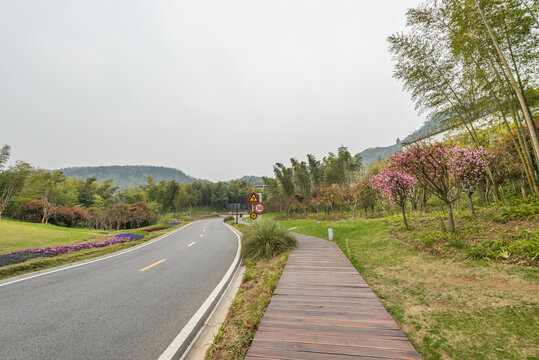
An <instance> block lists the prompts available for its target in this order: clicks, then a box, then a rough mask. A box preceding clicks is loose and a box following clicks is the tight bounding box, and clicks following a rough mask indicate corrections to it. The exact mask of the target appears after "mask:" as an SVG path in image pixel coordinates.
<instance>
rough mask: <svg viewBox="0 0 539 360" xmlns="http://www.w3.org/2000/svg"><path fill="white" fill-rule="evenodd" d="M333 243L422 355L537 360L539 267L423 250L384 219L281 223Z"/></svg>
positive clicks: (291, 221)
mask: <svg viewBox="0 0 539 360" xmlns="http://www.w3.org/2000/svg"><path fill="white" fill-rule="evenodd" d="M280 222H281V224H282V225H284V226H285V227H286V228H291V227H295V229H294V230H292V231H295V232H299V233H303V234H308V235H313V236H318V237H321V238H324V239H327V238H328V237H327V234H328V232H327V229H328V228H330V227H331V228H334V231H335V241H336V243H337V244H338V245H339V247H340V248H341V250H343V252H344V253H345V254H346V255H347V256H348V258H349V259H350V260H351V261H352V263H353V264H354V266H355V267H356V268H357V269H358V270H359V272H360V273H361V274H362V275H363V277H364V278H365V280H366V281H367V283H368V284H369V286H370V287H371V288H372V289H373V290H374V291H375V293H376V294H377V295H378V296H379V297H380V299H381V300H382V302H383V303H384V305H385V306H386V308H387V309H388V311H389V312H390V313H391V314H392V316H393V317H394V318H395V320H396V321H397V322H398V324H399V325H400V326H401V328H402V329H403V331H404V332H405V333H406V334H407V336H408V337H409V338H410V340H411V341H412V343H413V344H414V346H415V347H416V348H417V350H418V351H419V352H420V353H421V355H422V356H423V357H424V358H425V359H485V360H487V359H515V360H522V359H539V336H537V334H539V269H537V268H533V267H525V266H521V265H511V264H502V263H498V262H495V261H484V260H475V259H454V258H447V257H444V258H443V257H440V256H436V255H430V254H425V253H422V252H420V251H418V250H416V249H413V248H411V247H410V246H408V245H406V244H404V243H402V242H400V241H399V240H397V239H395V238H394V237H393V236H392V235H390V233H389V225H387V224H386V223H384V221H383V220H380V219H373V220H354V221H352V220H341V221H322V224H321V225H318V224H317V222H316V220H286V221H280Z"/></svg>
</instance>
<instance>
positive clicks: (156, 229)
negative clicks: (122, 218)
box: [142, 226, 168, 232]
mask: <svg viewBox="0 0 539 360" xmlns="http://www.w3.org/2000/svg"><path fill="white" fill-rule="evenodd" d="M165 229H168V227H166V226H160V227H154V228H151V229H142V231H146V232H154V231H159V230H165Z"/></svg>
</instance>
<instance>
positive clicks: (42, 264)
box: [0, 220, 189, 280]
mask: <svg viewBox="0 0 539 360" xmlns="http://www.w3.org/2000/svg"><path fill="white" fill-rule="evenodd" d="M2 222H4V220H2ZM188 223H189V222H184V223H182V224H181V225H179V226H174V227H170V228H167V229H163V230H159V231H153V232H150V233H148V232H145V231H141V230H140V229H133V230H121V231H120V232H123V233H131V234H136V235H145V236H144V238H142V239H140V240H133V241H128V242H124V243H119V244H111V245H107V246H104V247H99V248H91V249H85V250H78V251H72V252H68V253H65V254H61V255H57V256H53V257H42V258H36V259H32V260H28V261H25V262H23V263H20V264H14V265H8V266H4V267H1V268H0V280H2V279H7V278H10V277H13V276H19V275H24V274H27V273H30V272H34V271H40V270H45V269H50V268H53V267H57V266H62V265H67V264H71V263H74V262H78V261H83V260H89V259H92V258H96V257H99V256H103V255H107V254H111V253H114V252H117V251H121V250H125V249H128V248H131V247H133V246H137V245H140V244H142V243H145V242H147V241H149V240H151V239H155V238H156V237H159V236H161V235H164V234H166V233H167V232H169V231H172V230H175V229H177V228H179V227H182V226H185V225H186V224H188ZM22 224H29V223H22ZM30 225H41V224H30ZM45 226H48V227H52V225H45ZM152 227H153V226H152ZM37 228H38V229H39V227H37ZM55 228H59V229H62V230H63V229H65V228H60V227H53V230H57V229H55ZM67 229H68V230H75V232H76V231H77V230H85V229H69V228H67ZM62 230H60V231H62ZM85 232H90V231H88V230H85ZM85 232H84V231H83V232H82V233H85ZM38 233H39V232H38ZM38 233H37V234H38ZM68 233H69V232H68ZM115 233H118V231H114V232H107V233H106V234H104V237H103V239H99V240H104V239H108V238H110V237H112V236H114V234H115ZM2 236H3V234H2ZM94 239H95V238H83V239H78V238H77V241H65V242H62V243H61V244H62V245H70V244H75V243H80V242H84V241H91V240H94ZM45 246H58V245H45ZM34 247H35V246H34Z"/></svg>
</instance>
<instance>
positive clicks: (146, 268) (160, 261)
mask: <svg viewBox="0 0 539 360" xmlns="http://www.w3.org/2000/svg"><path fill="white" fill-rule="evenodd" d="M164 261H167V259H163V260H159V261H158V262H156V263H154V264H151V265H150V266H146V267H145V268H144V269H140V270H139V271H146V270H148V269H149V268H151V267H154V266H155V265H159V264H161V263H162V262H164Z"/></svg>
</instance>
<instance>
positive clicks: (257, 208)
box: [255, 203, 264, 214]
mask: <svg viewBox="0 0 539 360" xmlns="http://www.w3.org/2000/svg"><path fill="white" fill-rule="evenodd" d="M263 212H264V205H262V204H260V203H258V204H256V205H255V213H257V214H262V213H263Z"/></svg>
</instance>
